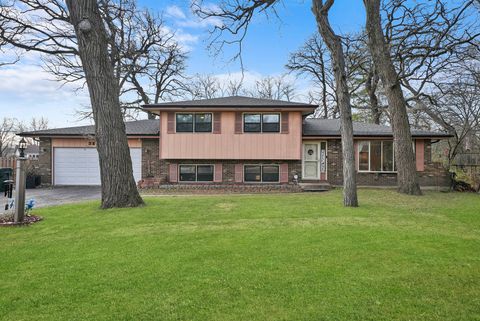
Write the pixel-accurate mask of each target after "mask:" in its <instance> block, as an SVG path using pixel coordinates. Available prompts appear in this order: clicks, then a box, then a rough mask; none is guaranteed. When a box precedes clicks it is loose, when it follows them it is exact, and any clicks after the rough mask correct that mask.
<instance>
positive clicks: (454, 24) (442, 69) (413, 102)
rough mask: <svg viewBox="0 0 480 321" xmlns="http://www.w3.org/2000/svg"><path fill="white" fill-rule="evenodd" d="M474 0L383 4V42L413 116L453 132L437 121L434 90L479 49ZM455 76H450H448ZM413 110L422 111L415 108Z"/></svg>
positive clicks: (442, 122) (479, 31)
mask: <svg viewBox="0 0 480 321" xmlns="http://www.w3.org/2000/svg"><path fill="white" fill-rule="evenodd" d="M474 4H475V3H474V1H465V2H463V3H461V4H460V5H458V6H455V5H454V4H451V3H449V2H447V1H445V0H435V1H430V2H426V3H410V2H408V1H405V0H402V1H387V2H386V3H385V6H384V7H383V13H384V15H383V16H384V17H385V21H384V26H385V27H384V28H385V30H386V32H385V34H386V37H385V39H386V42H387V43H388V44H389V46H390V48H392V49H391V52H392V53H391V55H392V59H393V62H394V64H395V66H396V70H398V76H399V79H400V83H401V85H402V87H403V89H404V92H405V93H406V98H407V99H406V102H407V104H408V106H409V107H411V109H412V110H413V113H412V114H413V115H415V116H419V117H421V116H422V115H423V114H427V115H428V116H429V117H430V118H431V119H432V120H433V121H434V122H435V123H437V124H438V125H440V126H441V128H442V129H444V130H446V131H447V132H449V133H450V134H452V135H455V128H453V127H451V126H448V124H447V123H445V122H444V121H443V120H442V115H441V114H439V113H438V108H439V107H440V106H436V107H435V108H432V105H435V103H436V99H435V97H434V96H435V95H436V92H437V91H438V90H437V89H438V87H439V85H440V84H443V83H445V81H444V80H445V79H447V78H449V77H448V76H447V75H454V74H455V73H456V70H457V69H458V68H460V69H462V67H461V65H462V64H463V62H464V61H466V60H468V59H469V56H470V53H471V52H472V51H474V52H475V51H478V37H479V36H480V23H479V22H478V19H476V15H477V13H478V11H477V8H475V6H474ZM452 78H453V79H455V77H452ZM418 111H421V112H420V113H419V112H418Z"/></svg>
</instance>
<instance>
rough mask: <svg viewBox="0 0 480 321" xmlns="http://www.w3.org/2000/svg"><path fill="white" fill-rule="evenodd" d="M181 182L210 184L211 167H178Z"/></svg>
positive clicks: (211, 179) (211, 176) (211, 177)
mask: <svg viewBox="0 0 480 321" xmlns="http://www.w3.org/2000/svg"><path fill="white" fill-rule="evenodd" d="M180 181H181V182H212V181H213V165H180Z"/></svg>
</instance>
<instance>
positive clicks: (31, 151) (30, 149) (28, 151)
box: [15, 145, 40, 160]
mask: <svg viewBox="0 0 480 321" xmlns="http://www.w3.org/2000/svg"><path fill="white" fill-rule="evenodd" d="M23 153H24V154H25V158H26V159H29V160H38V156H39V155H40V147H39V146H38V145H27V148H25V150H24V151H23ZM19 154H20V151H19V150H18V146H16V147H15V155H19Z"/></svg>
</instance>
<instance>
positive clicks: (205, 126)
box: [195, 114, 212, 133]
mask: <svg viewBox="0 0 480 321" xmlns="http://www.w3.org/2000/svg"><path fill="white" fill-rule="evenodd" d="M195 131H196V132H197V133H209V132H211V131H212V114H195Z"/></svg>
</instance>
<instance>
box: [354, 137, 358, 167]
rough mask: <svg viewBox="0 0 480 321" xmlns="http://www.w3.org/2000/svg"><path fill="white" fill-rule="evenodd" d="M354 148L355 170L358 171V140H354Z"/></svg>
mask: <svg viewBox="0 0 480 321" xmlns="http://www.w3.org/2000/svg"><path fill="white" fill-rule="evenodd" d="M353 150H354V152H353V153H354V157H355V170H357V171H358V142H357V141H354V142H353Z"/></svg>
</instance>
